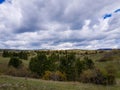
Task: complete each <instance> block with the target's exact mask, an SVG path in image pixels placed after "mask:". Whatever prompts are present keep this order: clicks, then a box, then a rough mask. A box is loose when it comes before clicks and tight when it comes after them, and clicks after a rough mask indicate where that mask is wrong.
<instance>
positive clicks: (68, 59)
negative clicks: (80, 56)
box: [59, 53, 76, 81]
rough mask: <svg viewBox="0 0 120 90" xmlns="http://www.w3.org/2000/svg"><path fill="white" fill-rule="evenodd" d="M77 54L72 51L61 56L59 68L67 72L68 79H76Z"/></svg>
mask: <svg viewBox="0 0 120 90" xmlns="http://www.w3.org/2000/svg"><path fill="white" fill-rule="evenodd" d="M75 59H76V58H75V54H74V53H70V54H67V55H66V56H64V55H62V56H61V57H60V65H59V70H60V71H61V72H63V73H65V74H66V77H67V80H69V81H72V80H75Z"/></svg>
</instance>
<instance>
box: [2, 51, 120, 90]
mask: <svg viewBox="0 0 120 90" xmlns="http://www.w3.org/2000/svg"><path fill="white" fill-rule="evenodd" d="M68 52H75V53H76V54H77V57H78V58H80V59H81V60H82V59H83V58H84V57H86V56H87V57H88V58H90V59H92V60H93V62H94V63H95V66H97V67H99V68H100V69H101V70H104V69H105V68H106V66H107V65H112V66H114V68H115V69H116V72H117V73H116V77H117V83H116V85H111V86H109V85H108V86H104V85H95V84H85V83H80V82H67V81H66V82H59V81H46V80H42V79H32V78H26V77H13V76H8V75H6V72H7V71H8V70H9V67H8V62H9V60H10V58H4V57H2V56H0V90H120V51H119V50H110V51H102V52H101V51H94V50H69V51H68ZM96 52H97V53H96ZM34 56H36V53H35V52H34V51H30V53H29V58H28V60H23V64H24V66H25V67H28V65H29V62H30V58H31V57H34ZM104 56H109V57H110V58H112V60H108V61H105V62H99V61H98V60H100V59H101V58H103V57H104ZM21 73H22V72H21Z"/></svg>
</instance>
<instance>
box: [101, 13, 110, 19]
mask: <svg viewBox="0 0 120 90" xmlns="http://www.w3.org/2000/svg"><path fill="white" fill-rule="evenodd" d="M110 17H112V14H105V15H104V16H103V18H104V19H107V18H110Z"/></svg>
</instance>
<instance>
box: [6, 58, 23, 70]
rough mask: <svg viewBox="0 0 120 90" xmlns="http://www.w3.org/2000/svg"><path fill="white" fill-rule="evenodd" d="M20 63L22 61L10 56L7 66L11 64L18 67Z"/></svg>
mask: <svg viewBox="0 0 120 90" xmlns="http://www.w3.org/2000/svg"><path fill="white" fill-rule="evenodd" d="M21 65H22V61H21V60H20V59H19V58H16V57H12V58H10V61H9V63H8V66H13V67H15V68H19V67H20V66H21Z"/></svg>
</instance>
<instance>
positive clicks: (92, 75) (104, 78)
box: [80, 69, 115, 85]
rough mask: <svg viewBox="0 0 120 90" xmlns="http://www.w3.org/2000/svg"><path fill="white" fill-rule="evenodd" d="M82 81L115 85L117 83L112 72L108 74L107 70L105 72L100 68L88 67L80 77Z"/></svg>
mask: <svg viewBox="0 0 120 90" xmlns="http://www.w3.org/2000/svg"><path fill="white" fill-rule="evenodd" d="M80 81H81V82H83V83H94V84H101V85H113V84H115V76H114V75H112V74H108V73H107V72H106V74H105V73H103V72H102V71H100V69H94V70H93V69H92V70H90V69H88V70H86V71H83V73H82V74H81V77H80Z"/></svg>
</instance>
